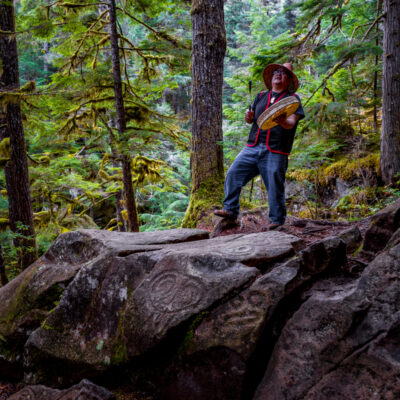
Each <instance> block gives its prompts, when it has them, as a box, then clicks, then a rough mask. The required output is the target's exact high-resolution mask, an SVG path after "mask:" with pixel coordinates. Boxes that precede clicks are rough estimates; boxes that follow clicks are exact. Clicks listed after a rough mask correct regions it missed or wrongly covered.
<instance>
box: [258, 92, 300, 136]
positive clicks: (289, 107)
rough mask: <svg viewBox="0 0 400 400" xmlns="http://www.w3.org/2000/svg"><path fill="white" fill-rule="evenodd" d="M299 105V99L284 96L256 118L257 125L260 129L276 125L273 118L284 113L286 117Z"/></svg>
mask: <svg viewBox="0 0 400 400" xmlns="http://www.w3.org/2000/svg"><path fill="white" fill-rule="evenodd" d="M299 106H300V102H299V100H298V99H297V98H296V97H295V96H290V97H286V98H284V99H282V100H279V101H278V102H277V103H275V104H273V105H272V106H271V107H268V108H267V109H266V110H265V111H264V112H263V113H262V114H261V115H260V116H259V117H258V118H257V125H258V126H259V127H260V128H261V129H262V130H267V129H271V128H273V127H274V126H276V125H278V124H277V123H276V122H274V119H275V118H278V117H280V116H281V115H283V114H285V115H286V117H288V116H289V115H292V114H294V113H295V112H296V111H297V109H298V108H299Z"/></svg>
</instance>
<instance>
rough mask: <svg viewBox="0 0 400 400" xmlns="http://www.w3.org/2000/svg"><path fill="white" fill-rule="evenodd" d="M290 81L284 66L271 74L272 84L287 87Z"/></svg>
mask: <svg viewBox="0 0 400 400" xmlns="http://www.w3.org/2000/svg"><path fill="white" fill-rule="evenodd" d="M289 83H290V77H289V76H288V73H287V72H286V70H285V69H284V68H278V69H276V70H275V71H274V72H273V74H272V85H276V86H280V87H282V88H284V89H287V87H288V86H289Z"/></svg>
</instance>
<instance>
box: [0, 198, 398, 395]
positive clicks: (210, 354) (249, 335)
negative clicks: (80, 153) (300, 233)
mask: <svg viewBox="0 0 400 400" xmlns="http://www.w3.org/2000/svg"><path fill="white" fill-rule="evenodd" d="M399 209H400V204H398V205H397V206H396V205H392V206H391V207H390V208H389V209H388V210H386V211H382V212H381V213H380V215H381V216H378V217H376V218H373V219H372V225H371V227H370V230H369V232H370V234H369V236H367V238H366V240H365V241H364V244H363V251H364V252H367V253H368V255H369V257H372V255H373V254H374V252H378V253H377V254H376V257H375V258H374V259H373V260H372V261H371V262H370V263H369V264H368V265H367V266H366V267H365V265H366V264H365V260H364V261H362V262H361V261H360V263H359V265H360V268H359V269H357V271H356V272H353V271H352V269H351V268H349V267H348V265H347V263H348V261H347V256H346V253H349V254H351V257H350V259H351V260H353V258H352V257H354V255H353V253H354V252H355V251H356V250H357V249H359V248H360V246H359V242H360V232H359V231H358V230H357V229H356V228H351V229H348V226H344V227H343V231H342V232H341V233H340V234H338V235H337V236H335V237H329V238H325V239H322V240H319V241H317V242H314V243H312V244H311V245H306V244H305V243H304V242H303V241H302V240H301V239H300V238H299V237H296V236H293V235H289V234H286V233H283V232H279V231H270V232H260V233H256V234H248V235H244V234H236V235H229V236H223V237H216V238H212V239H209V238H208V233H207V232H204V231H199V230H173V231H163V232H153V233H137V234H123V233H111V232H102V231H91V230H85V231H77V232H71V233H68V234H66V235H61V236H60V237H59V238H58V239H57V241H56V242H55V243H54V244H53V246H52V247H51V249H50V250H49V251H48V253H47V254H45V255H44V256H43V257H42V258H41V259H39V260H38V261H37V262H36V263H35V264H33V265H32V266H31V267H30V268H28V269H27V270H26V271H24V273H22V274H21V275H20V276H18V277H17V278H16V279H14V280H13V281H12V282H10V283H9V284H8V285H6V286H5V287H3V288H0V374H1V375H2V376H4V377H6V376H8V377H9V378H10V379H11V378H14V379H16V378H21V377H22V374H24V379H25V382H26V383H29V384H36V385H37V384H42V385H46V387H44V386H40V385H39V386H29V387H26V388H24V389H23V391H21V392H19V393H17V394H15V395H13V397H12V399H13V400H16V399H22V398H26V397H27V395H29V396H31V398H32V399H36V398H39V397H37V396H38V393H44V392H43V391H45V392H46V396H48V397H42V398H43V399H49V400H50V399H51V400H53V399H57V400H58V399H64V398H65V399H67V398H68V399H75V398H77V399H78V398H86V397H85V396H89V394H88V393H89V389H87V388H86V389H83V386H82V389H79V390H82V393H83V394H82V395H81V397H79V396H80V395H76V396H75V394H76V393H78V392H79V390H78V389H76V388H77V387H78V386H79V385H78V386H75V387H73V388H75V389H73V388H71V389H69V392H68V391H67V392H65V393H64V392H63V391H61V389H60V387H69V386H71V385H73V384H76V383H77V382H79V381H81V380H82V379H84V378H89V379H91V380H93V381H94V382H96V383H100V384H103V385H105V386H107V387H108V388H111V387H112V386H113V385H114V386H115V385H121V384H122V385H123V384H124V382H126V381H129V384H130V385H133V387H136V388H138V389H141V390H145V391H148V392H149V393H151V395H152V396H153V398H154V399H158V398H159V399H171V400H172V399H173V400H180V399H191V400H200V399H202V400H203V399H208V400H225V399H230V400H235V399H237V400H247V399H249V400H250V399H257V400H261V399H262V400H281V399H287V400H291V399H293V400H295V399H296V400H297V399H307V400H311V399H330V400H339V399H340V400H342V399H370V398H371V399H374V398H376V399H397V398H400V383H399V382H400V358H399V354H398V353H399V351H398V349H399V348H400V335H399V334H400V295H399V293H400V229H399V230H397V231H395V229H396V227H397V225H398V218H397V215H400V211H399ZM382 215H386V217H382ZM388 221H392V222H391V223H390V224H389V222H388ZM389 225H390V226H389ZM385 229H386V231H387V232H391V237H390V235H389V233H388V234H387V235H386V236H385V237H386V239H385V243H384V245H382V244H381V243H380V244H376V247H374V244H373V243H372V242H373V239H372V238H373V235H372V232H374V231H375V232H381V230H385ZM393 233H394V234H393ZM392 234H393V235H392ZM368 241H369V242H368ZM371 243H372V244H371ZM385 246H386V247H385ZM353 261H354V260H353ZM353 261H352V262H353ZM364 267H365V269H364V270H362V269H363V268H364ZM83 382H84V383H82V382H81V384H80V385H84V387H87V385H88V384H89V385H92V384H90V383H87V382H86V381H83ZM85 385H86V386H85ZM91 387H92V386H91ZM93 387H95V386H94V385H93ZM24 390H25V392H24ZM90 390H91V389H90ZM93 390H94V392H93V393H95V394H93V395H90V396H92V397H90V396H89V397H87V398H94V399H96V400H97V399H99V400H100V399H102V398H103V397H99V396H101V395H100V394H99V395H97V394H96V393H97V392H96V390H102V389H101V388H100V389H93ZM85 391H86V392H85ZM79 393H80V392H79ZM85 393H86V394H85ZM98 393H100V392H98ZM104 393H106V392H104ZM107 393H108V392H107ZM15 396H17V397H15ZM18 396H19V397H18ZM24 396H25V397H24ZM35 396H36V397H35ZM51 396H52V397H51ZM63 396H64V397H63ZM74 396H75V397H74ZM96 396H98V397H96ZM105 396H106V395H105ZM104 398H105V399H108V398H110V399H111V398H112V397H104Z"/></svg>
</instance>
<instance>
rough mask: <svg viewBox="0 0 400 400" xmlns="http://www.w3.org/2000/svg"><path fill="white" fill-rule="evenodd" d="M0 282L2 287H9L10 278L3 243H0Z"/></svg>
mask: <svg viewBox="0 0 400 400" xmlns="http://www.w3.org/2000/svg"><path fill="white" fill-rule="evenodd" d="M0 280H1V285H2V286H4V285H7V283H8V278H7V274H6V266H5V264H4V258H3V250H2V248H1V243H0Z"/></svg>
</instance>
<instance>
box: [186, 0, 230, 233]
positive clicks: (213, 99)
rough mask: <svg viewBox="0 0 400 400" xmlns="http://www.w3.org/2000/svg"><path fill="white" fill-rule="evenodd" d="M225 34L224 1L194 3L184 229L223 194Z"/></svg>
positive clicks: (191, 224)
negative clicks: (188, 187) (188, 181)
mask: <svg viewBox="0 0 400 400" xmlns="http://www.w3.org/2000/svg"><path fill="white" fill-rule="evenodd" d="M225 51H226V33H225V24H224V2H223V0H194V1H193V3H192V144H191V159H190V161H191V177H192V192H191V200H190V204H189V207H188V210H187V212H186V216H185V220H184V222H183V224H184V226H188V227H192V226H196V224H197V222H198V217H199V215H200V213H201V211H204V210H205V209H206V208H208V207H209V206H210V205H211V203H212V202H215V203H216V204H219V203H220V202H221V200H222V194H223V178H224V168H223V150H222V143H221V142H222V84H223V68H224V56H225Z"/></svg>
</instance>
